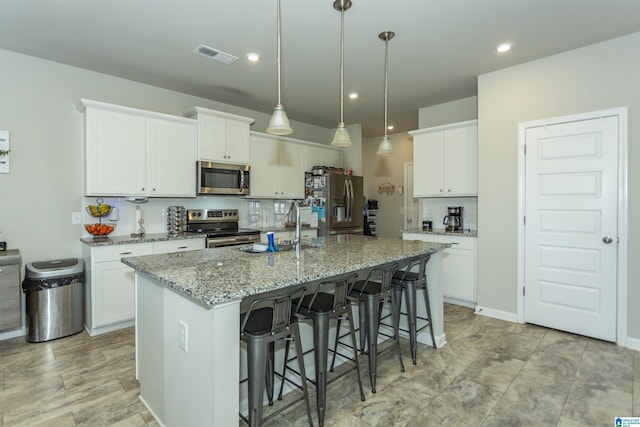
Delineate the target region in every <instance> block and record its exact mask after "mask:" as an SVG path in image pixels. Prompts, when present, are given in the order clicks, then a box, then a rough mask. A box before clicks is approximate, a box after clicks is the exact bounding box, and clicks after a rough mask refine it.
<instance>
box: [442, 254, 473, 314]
mask: <svg viewBox="0 0 640 427" xmlns="http://www.w3.org/2000/svg"><path fill="white" fill-rule="evenodd" d="M475 268H476V267H475V256H474V251H472V250H467V249H454V248H449V249H445V250H444V251H443V254H442V295H443V296H445V297H451V298H457V299H462V300H465V301H470V302H475V301H476V284H475Z"/></svg>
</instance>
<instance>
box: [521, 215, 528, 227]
mask: <svg viewBox="0 0 640 427" xmlns="http://www.w3.org/2000/svg"><path fill="white" fill-rule="evenodd" d="M522 225H527V217H526V216H523V217H522Z"/></svg>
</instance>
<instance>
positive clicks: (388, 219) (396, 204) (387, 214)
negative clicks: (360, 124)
mask: <svg viewBox="0 0 640 427" xmlns="http://www.w3.org/2000/svg"><path fill="white" fill-rule="evenodd" d="M389 138H390V139H391V144H392V145H393V155H391V156H378V155H376V151H377V150H378V145H379V144H380V137H378V138H365V139H364V140H363V143H362V165H363V175H364V195H365V196H366V197H367V198H368V199H374V200H377V201H378V209H379V212H378V216H377V224H376V231H377V234H378V236H380V237H398V238H400V237H402V230H403V229H404V228H405V227H404V222H403V218H404V217H403V213H402V212H403V209H404V196H402V195H400V194H398V192H397V189H398V187H399V186H402V185H404V163H405V162H410V161H411V160H412V158H413V139H412V137H411V136H410V135H409V134H408V133H406V132H402V133H396V134H393V135H389ZM385 182H389V183H391V184H393V185H394V186H395V188H396V192H395V193H394V194H392V195H387V194H380V193H378V187H379V186H380V185H382V184H383V183H385Z"/></svg>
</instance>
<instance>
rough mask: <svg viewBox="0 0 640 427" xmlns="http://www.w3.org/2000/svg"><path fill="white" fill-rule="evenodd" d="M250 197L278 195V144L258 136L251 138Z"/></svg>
mask: <svg viewBox="0 0 640 427" xmlns="http://www.w3.org/2000/svg"><path fill="white" fill-rule="evenodd" d="M250 159H251V161H250V163H249V164H250V165H251V197H268V198H272V199H273V198H276V197H277V195H278V189H277V183H278V179H277V175H278V144H277V142H276V141H273V140H271V139H267V138H262V137H260V136H252V137H251V150H250Z"/></svg>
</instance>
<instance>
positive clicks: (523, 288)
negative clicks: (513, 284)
mask: <svg viewBox="0 0 640 427" xmlns="http://www.w3.org/2000/svg"><path fill="white" fill-rule="evenodd" d="M524 290H525V287H524V286H523V287H522V296H524Z"/></svg>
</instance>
